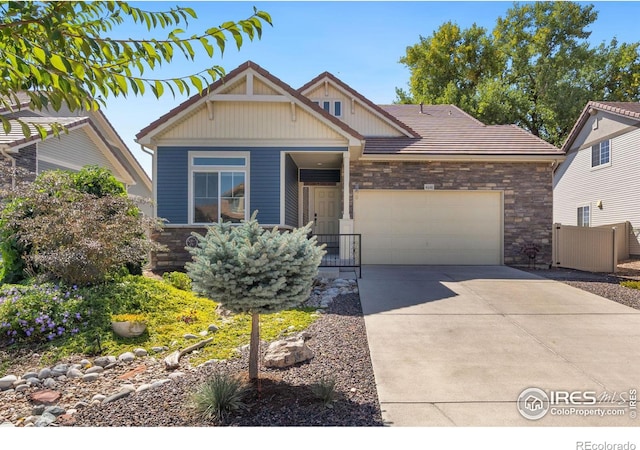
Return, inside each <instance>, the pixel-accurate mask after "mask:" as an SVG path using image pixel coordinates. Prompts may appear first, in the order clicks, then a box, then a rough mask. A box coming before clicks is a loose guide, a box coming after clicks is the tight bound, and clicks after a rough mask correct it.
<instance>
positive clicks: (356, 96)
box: [298, 72, 421, 138]
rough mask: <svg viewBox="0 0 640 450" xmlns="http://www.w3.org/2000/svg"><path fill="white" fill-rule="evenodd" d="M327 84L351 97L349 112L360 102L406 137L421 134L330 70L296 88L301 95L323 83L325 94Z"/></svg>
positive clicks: (353, 110) (415, 136)
mask: <svg viewBox="0 0 640 450" xmlns="http://www.w3.org/2000/svg"><path fill="white" fill-rule="evenodd" d="M329 84H331V85H333V86H334V87H335V88H336V89H337V90H339V91H341V92H342V93H344V95H345V96H346V97H347V98H350V99H351V108H350V110H351V114H353V113H354V112H355V104H356V102H358V103H360V104H361V105H362V106H363V107H364V108H365V109H366V110H367V111H369V112H370V113H372V114H373V115H375V116H376V117H378V118H379V119H380V120H383V121H384V122H386V123H387V124H388V125H390V126H392V127H393V128H395V129H396V130H398V131H400V132H401V133H402V134H404V135H405V136H407V137H411V138H420V137H421V136H420V135H419V134H418V133H417V132H416V131H414V130H413V129H411V127H409V126H408V125H407V124H405V123H403V122H401V121H400V120H398V119H397V118H396V117H394V116H392V115H391V114H389V113H388V112H387V111H385V110H384V109H382V108H380V107H379V106H378V105H376V104H374V103H373V102H372V101H371V100H369V99H368V98H366V97H365V96H363V95H362V94H360V93H359V92H357V91H356V90H355V89H353V88H351V87H350V86H349V85H347V84H346V83H344V82H343V81H342V80H340V79H339V78H337V77H336V76H334V75H333V74H331V73H330V72H323V73H321V74H320V75H318V76H317V77H315V78H314V79H313V80H311V81H309V82H308V83H307V84H305V85H304V86H302V87H301V88H299V89H298V92H300V93H301V94H302V95H306V94H308V93H309V92H311V91H313V90H314V89H316V88H318V87H319V86H322V85H324V89H325V94H326V93H328V89H329Z"/></svg>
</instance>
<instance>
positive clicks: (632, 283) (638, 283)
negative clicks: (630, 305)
mask: <svg viewBox="0 0 640 450" xmlns="http://www.w3.org/2000/svg"><path fill="white" fill-rule="evenodd" d="M620 285H621V286H624V287H628V288H631V289H640V281H623V282H621V283H620Z"/></svg>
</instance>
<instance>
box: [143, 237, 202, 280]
mask: <svg viewBox="0 0 640 450" xmlns="http://www.w3.org/2000/svg"><path fill="white" fill-rule="evenodd" d="M192 232H196V233H198V234H201V235H203V236H204V235H205V234H206V233H207V229H206V228H205V227H167V228H165V229H163V230H162V231H161V232H157V233H154V234H153V235H152V238H153V240H154V241H156V242H158V243H159V244H162V245H164V246H166V247H167V250H166V251H164V252H154V253H153V254H152V255H151V268H152V269H153V270H162V271H171V270H184V265H185V263H186V262H188V261H191V254H190V253H189V252H188V251H187V250H186V247H187V239H189V237H190V236H191V233H192Z"/></svg>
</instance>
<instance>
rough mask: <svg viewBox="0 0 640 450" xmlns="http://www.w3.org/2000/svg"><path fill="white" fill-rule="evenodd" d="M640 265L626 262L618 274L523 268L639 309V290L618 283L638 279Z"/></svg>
mask: <svg viewBox="0 0 640 450" xmlns="http://www.w3.org/2000/svg"><path fill="white" fill-rule="evenodd" d="M637 267H640V266H639V265H638V264H637V263H636V264H627V265H625V269H624V270H621V272H620V273H618V274H615V275H614V274H606V273H592V272H582V271H579V270H572V269H562V268H552V269H523V268H520V270H524V271H526V272H531V273H533V274H535V275H539V276H541V277H544V278H549V279H551V280H556V281H560V282H562V283H566V284H568V285H570V286H573V287H576V288H578V289H582V290H583V291H587V292H591V293H592V294H595V295H599V296H601V297H604V298H608V299H609V300H612V301H614V302H617V303H621V304H623V305H626V306H629V307H631V308H635V309H640V290H638V289H631V288H628V287H624V286H621V285H620V282H622V281H625V280H638V279H640V277H639V275H640V270H638V269H637Z"/></svg>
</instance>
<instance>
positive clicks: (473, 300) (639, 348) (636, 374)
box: [358, 266, 640, 426]
mask: <svg viewBox="0 0 640 450" xmlns="http://www.w3.org/2000/svg"><path fill="white" fill-rule="evenodd" d="M358 285H359V289H360V299H361V302H362V308H363V312H364V316H365V324H366V328H367V337H368V340H369V348H370V352H371V360H372V364H373V370H374V373H375V378H376V384H377V388H378V396H379V400H380V405H381V407H382V414H383V419H384V420H385V422H386V423H387V424H388V425H390V426H453V425H457V426H639V425H640V419H638V418H633V416H635V415H636V413H637V412H636V410H635V409H634V408H635V407H634V405H633V402H630V400H632V397H633V396H634V395H636V394H635V392H637V391H638V390H640V311H638V310H635V309H632V308H629V307H626V306H623V305H620V304H618V303H615V302H613V301H610V300H608V299H605V298H602V297H599V296H596V295H593V294H590V293H587V292H585V291H582V290H579V289H576V288H573V287H571V286H568V285H566V284H563V283H560V282H557V281H551V280H547V279H544V278H541V277H538V276H535V275H531V274H529V273H526V272H523V271H519V270H516V269H512V268H509V267H503V266H488V267H484V266H483V267H478V266H427V267H424V266H365V267H364V268H363V270H362V278H361V279H359V280H358ZM528 388H537V389H538V390H530V391H528V392H527V393H526V394H525V395H524V396H523V397H522V401H521V402H518V398H519V397H520V395H521V394H522V393H523V391H525V390H527V389H528ZM545 395H546V399H547V400H548V401H546V402H545ZM555 396H558V398H559V400H558V401H555V399H554V397H555ZM630 397H631V398H630ZM594 399H595V404H593V403H594ZM536 402H538V403H540V404H537V403H536ZM518 405H520V407H521V409H523V413H524V415H526V416H527V417H535V416H537V415H539V414H542V416H541V418H539V419H536V420H532V419H530V418H525V417H524V416H523V414H521V412H520V410H519V407H518ZM571 408H573V409H571ZM612 411H613V412H612ZM587 414H589V415H587ZM614 414H623V415H614Z"/></svg>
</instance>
